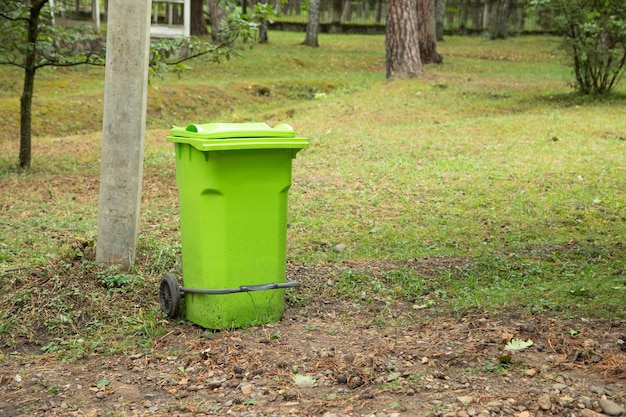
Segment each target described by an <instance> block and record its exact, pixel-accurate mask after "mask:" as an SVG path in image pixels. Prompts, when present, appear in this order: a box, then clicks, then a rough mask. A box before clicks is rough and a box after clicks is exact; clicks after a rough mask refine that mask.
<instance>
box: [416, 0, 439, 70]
mask: <svg viewBox="0 0 626 417" xmlns="http://www.w3.org/2000/svg"><path fill="white" fill-rule="evenodd" d="M417 29H418V31H419V45H420V58H421V60H422V64H432V63H435V64H440V63H441V62H442V61H443V57H442V56H441V55H440V54H439V53H438V52H437V34H436V28H435V0H417Z"/></svg>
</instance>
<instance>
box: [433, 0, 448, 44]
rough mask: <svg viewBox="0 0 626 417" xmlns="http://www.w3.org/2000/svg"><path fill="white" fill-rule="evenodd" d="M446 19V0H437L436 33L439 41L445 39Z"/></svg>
mask: <svg viewBox="0 0 626 417" xmlns="http://www.w3.org/2000/svg"><path fill="white" fill-rule="evenodd" d="M445 20H446V0H435V34H436V40H437V42H440V41H442V40H443V29H444V25H445Z"/></svg>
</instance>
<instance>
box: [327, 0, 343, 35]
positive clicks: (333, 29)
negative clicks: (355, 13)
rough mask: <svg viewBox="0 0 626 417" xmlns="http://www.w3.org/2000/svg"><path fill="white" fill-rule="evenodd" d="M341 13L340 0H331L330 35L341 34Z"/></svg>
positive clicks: (341, 3)
mask: <svg viewBox="0 0 626 417" xmlns="http://www.w3.org/2000/svg"><path fill="white" fill-rule="evenodd" d="M342 12H343V2H342V0H331V8H330V31H329V32H330V33H340V32H341V14H342Z"/></svg>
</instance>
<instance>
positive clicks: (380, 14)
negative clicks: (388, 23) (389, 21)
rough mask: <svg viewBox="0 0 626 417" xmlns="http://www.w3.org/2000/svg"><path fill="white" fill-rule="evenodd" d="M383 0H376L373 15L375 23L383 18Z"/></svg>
mask: <svg viewBox="0 0 626 417" xmlns="http://www.w3.org/2000/svg"><path fill="white" fill-rule="evenodd" d="M383 9H384V5H383V0H376V16H375V17H374V22H376V23H377V24H378V23H380V22H381V21H382V20H383Z"/></svg>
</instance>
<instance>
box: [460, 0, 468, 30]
mask: <svg viewBox="0 0 626 417" xmlns="http://www.w3.org/2000/svg"><path fill="white" fill-rule="evenodd" d="M468 2H469V0H461V5H460V6H459V9H461V10H460V15H459V29H460V31H461V34H463V35H465V33H466V32H467V16H468V14H469V10H468V9H469V4H468Z"/></svg>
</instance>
